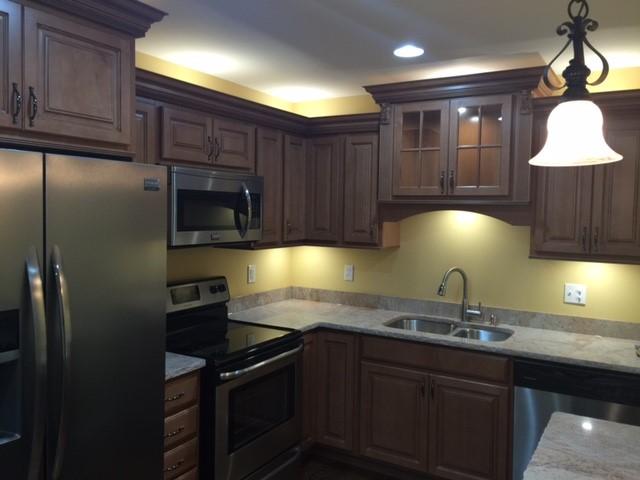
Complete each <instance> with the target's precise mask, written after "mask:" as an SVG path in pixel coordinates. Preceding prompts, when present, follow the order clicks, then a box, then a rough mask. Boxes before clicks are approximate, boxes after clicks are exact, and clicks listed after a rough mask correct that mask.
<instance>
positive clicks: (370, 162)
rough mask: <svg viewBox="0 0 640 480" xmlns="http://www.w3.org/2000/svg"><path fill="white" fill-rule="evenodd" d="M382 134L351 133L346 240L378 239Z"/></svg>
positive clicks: (346, 165)
mask: <svg viewBox="0 0 640 480" xmlns="http://www.w3.org/2000/svg"><path fill="white" fill-rule="evenodd" d="M377 201H378V135H373V134H371V135H369V134H363V135H349V136H348V137H347V138H346V147H345V159H344V241H345V242H349V243H364V244H367V243H369V244H374V245H375V244H377V242H378V219H377Z"/></svg>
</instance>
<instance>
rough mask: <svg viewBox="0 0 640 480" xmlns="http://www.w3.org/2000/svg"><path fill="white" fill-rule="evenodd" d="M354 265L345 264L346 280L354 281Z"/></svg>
mask: <svg viewBox="0 0 640 480" xmlns="http://www.w3.org/2000/svg"><path fill="white" fill-rule="evenodd" d="M354 270H355V268H354V266H353V265H345V266H344V280H345V282H353V273H354Z"/></svg>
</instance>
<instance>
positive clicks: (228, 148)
mask: <svg viewBox="0 0 640 480" xmlns="http://www.w3.org/2000/svg"><path fill="white" fill-rule="evenodd" d="M255 135H256V128H255V127H254V126H253V125H248V124H246V123H242V122H236V121H234V120H228V119H225V118H216V119H215V120H214V122H213V136H214V142H215V146H214V151H215V157H214V164H215V165H216V166H219V167H227V168H234V169H240V170H249V171H251V172H253V171H255V168H256V143H255Z"/></svg>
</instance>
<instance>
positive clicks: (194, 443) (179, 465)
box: [164, 438, 198, 480]
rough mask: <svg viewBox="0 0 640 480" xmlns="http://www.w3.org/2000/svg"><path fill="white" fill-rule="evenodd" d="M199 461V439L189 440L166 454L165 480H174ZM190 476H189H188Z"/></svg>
mask: <svg viewBox="0 0 640 480" xmlns="http://www.w3.org/2000/svg"><path fill="white" fill-rule="evenodd" d="M197 463H198V440H197V439H195V438H194V439H193V440H189V441H188V442H187V443H183V444H182V445H179V446H177V447H176V448H174V449H173V450H169V451H168V452H165V454H164V480H173V479H175V478H178V477H179V476H180V475H182V474H183V473H186V472H188V471H189V470H191V469H192V468H194V467H195V466H196V465H197ZM187 478H188V477H187Z"/></svg>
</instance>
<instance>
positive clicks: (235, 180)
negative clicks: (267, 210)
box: [169, 167, 263, 247]
mask: <svg viewBox="0 0 640 480" xmlns="http://www.w3.org/2000/svg"><path fill="white" fill-rule="evenodd" d="M171 182H172V183H171V187H172V188H171V193H172V195H171V230H170V235H169V245H171V246H175V247H178V246H187V245H206V244H212V243H244V242H254V241H257V240H260V239H261V238H262V192H263V179H262V177H256V176H253V175H240V174H234V173H226V172H214V171H208V170H201V169H194V168H184V167H172V169H171Z"/></svg>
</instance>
